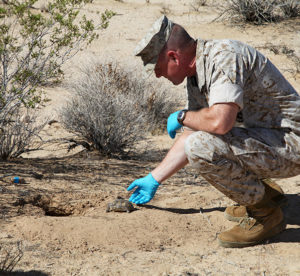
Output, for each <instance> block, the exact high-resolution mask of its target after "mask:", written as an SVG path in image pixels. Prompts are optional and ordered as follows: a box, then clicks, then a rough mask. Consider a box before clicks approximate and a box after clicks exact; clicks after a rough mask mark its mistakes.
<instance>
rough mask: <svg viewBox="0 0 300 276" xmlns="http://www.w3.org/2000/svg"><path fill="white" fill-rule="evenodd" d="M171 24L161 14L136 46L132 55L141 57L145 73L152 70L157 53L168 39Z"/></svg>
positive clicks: (149, 72)
mask: <svg viewBox="0 0 300 276" xmlns="http://www.w3.org/2000/svg"><path fill="white" fill-rule="evenodd" d="M173 25H174V23H173V22H172V21H171V20H169V19H168V18H167V17H166V16H165V15H163V16H162V17H161V18H159V19H158V20H157V21H155V23H154V24H153V25H152V27H151V29H150V31H149V32H148V33H147V35H146V36H145V37H144V38H143V39H142V40H141V41H140V42H139V43H138V45H137V46H136V48H135V50H134V55H135V56H140V57H141V59H142V60H143V62H144V66H145V71H146V73H147V74H151V73H152V72H153V70H154V67H155V64H156V62H157V59H158V55H159V53H160V51H161V50H162V49H163V47H164V45H165V43H166V42H167V41H168V39H169V37H170V33H171V31H172V28H173Z"/></svg>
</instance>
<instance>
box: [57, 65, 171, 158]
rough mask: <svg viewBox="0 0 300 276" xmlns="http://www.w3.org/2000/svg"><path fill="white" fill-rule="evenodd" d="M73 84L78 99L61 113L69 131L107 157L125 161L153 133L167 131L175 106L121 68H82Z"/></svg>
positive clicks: (158, 88)
mask: <svg viewBox="0 0 300 276" xmlns="http://www.w3.org/2000/svg"><path fill="white" fill-rule="evenodd" d="M81 76H82V77H81V78H80V79H79V80H77V81H76V82H75V83H72V85H71V88H72V90H73V91H74V93H75V94H74V97H73V98H72V99H71V101H70V102H69V104H68V105H67V106H66V107H65V108H64V109H63V110H62V117H63V122H64V125H65V126H66V128H68V129H69V130H71V131H73V132H75V133H77V134H80V135H81V136H83V137H85V139H87V140H88V141H89V142H91V143H92V144H93V145H94V146H95V148H96V149H98V150H99V151H100V152H101V153H102V154H105V155H110V156H124V155H126V154H127V153H128V151H129V150H130V149H132V147H133V146H134V145H135V142H136V141H138V140H139V139H141V138H142V137H144V136H145V134H146V133H147V132H148V131H152V132H156V131H159V130H161V129H165V126H166V120H167V117H168V115H169V113H171V112H172V111H174V110H175V107H176V100H175V99H174V97H171V95H168V93H167V91H166V90H164V89H163V88H162V87H161V85H159V83H158V82H156V83H155V84H152V83H151V82H149V81H148V80H147V79H144V78H142V77H141V75H136V73H133V72H132V71H131V70H130V69H128V68H125V67H121V66H120V65H119V64H117V63H113V62H108V63H99V62H98V63H95V64H93V65H92V66H91V65H89V67H85V68H82V72H81Z"/></svg>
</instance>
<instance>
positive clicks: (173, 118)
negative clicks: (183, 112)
mask: <svg viewBox="0 0 300 276" xmlns="http://www.w3.org/2000/svg"><path fill="white" fill-rule="evenodd" d="M179 112H180V110H179V111H176V112H174V113H172V114H171V115H170V116H169V118H168V123H167V131H168V133H169V135H170V137H171V138H172V139H174V138H175V136H176V130H178V129H180V128H181V127H182V125H181V124H179V123H178V121H177V116H178V113H179Z"/></svg>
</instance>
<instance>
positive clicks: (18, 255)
mask: <svg viewBox="0 0 300 276" xmlns="http://www.w3.org/2000/svg"><path fill="white" fill-rule="evenodd" d="M22 247H23V246H22V243H21V242H17V243H10V244H4V243H2V244H0V275H8V274H7V273H9V272H12V271H13V269H14V268H15V266H16V265H17V264H18V262H19V261H20V260H21V259H22V257H23V248H22Z"/></svg>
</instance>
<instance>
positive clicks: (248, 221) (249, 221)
mask: <svg viewBox="0 0 300 276" xmlns="http://www.w3.org/2000/svg"><path fill="white" fill-rule="evenodd" d="M253 222H254V223H253ZM255 224H256V219H255V218H252V217H244V218H241V219H240V221H239V226H241V227H242V228H249V227H250V229H251V228H252V227H253V226H254V225H255Z"/></svg>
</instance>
